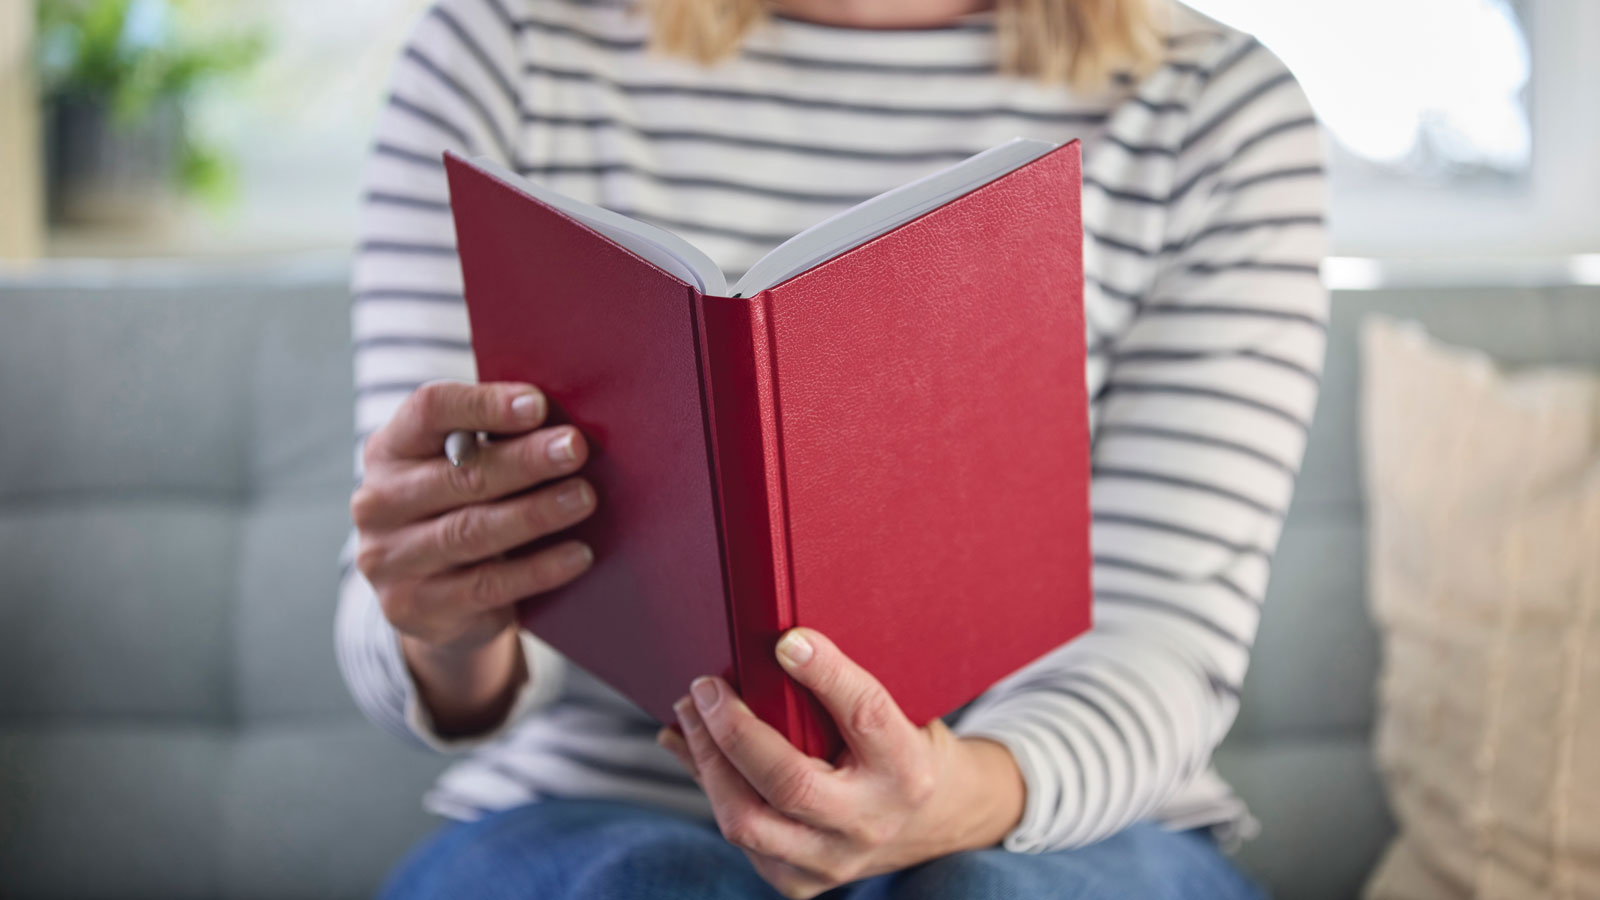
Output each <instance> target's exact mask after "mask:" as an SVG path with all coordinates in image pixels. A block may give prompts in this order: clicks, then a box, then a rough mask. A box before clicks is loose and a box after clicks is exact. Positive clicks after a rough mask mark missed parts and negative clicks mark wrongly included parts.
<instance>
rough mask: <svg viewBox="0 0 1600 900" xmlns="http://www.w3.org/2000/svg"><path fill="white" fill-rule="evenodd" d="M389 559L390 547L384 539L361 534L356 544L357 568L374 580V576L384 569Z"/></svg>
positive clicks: (368, 578) (369, 579)
mask: <svg viewBox="0 0 1600 900" xmlns="http://www.w3.org/2000/svg"><path fill="white" fill-rule="evenodd" d="M388 561H389V548H388V547H387V546H385V545H384V544H383V542H382V541H377V540H373V539H372V538H369V537H367V536H365V535H362V536H361V539H360V542H359V543H358V544H357V545H356V569H357V570H358V571H360V572H361V574H362V575H365V576H366V577H367V580H368V581H372V580H373V578H374V576H376V575H377V574H378V573H380V572H382V571H383V567H384V564H385V563H387V562H388Z"/></svg>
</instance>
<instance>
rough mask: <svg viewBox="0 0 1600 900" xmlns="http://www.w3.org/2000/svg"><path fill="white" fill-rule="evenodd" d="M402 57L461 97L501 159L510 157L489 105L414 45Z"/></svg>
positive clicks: (508, 148)
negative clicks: (496, 148)
mask: <svg viewBox="0 0 1600 900" xmlns="http://www.w3.org/2000/svg"><path fill="white" fill-rule="evenodd" d="M434 11H435V12H442V10H441V9H440V8H439V7H434ZM401 55H402V56H403V58H405V59H409V60H411V61H412V62H414V63H416V64H417V66H418V67H420V68H421V69H422V70H423V71H425V72H427V73H428V74H429V75H432V76H433V77H434V80H436V81H438V82H439V83H440V84H441V85H443V86H444V87H445V88H446V89H447V90H449V91H450V93H452V94H454V95H456V96H457V97H458V98H460V99H461V102H462V103H465V104H466V105H467V106H468V108H470V109H471V110H472V111H473V112H474V113H476V114H477V116H478V121H479V122H480V123H481V124H482V125H483V129H484V130H485V131H487V132H488V133H489V136H490V137H491V138H493V139H494V145H495V146H496V147H498V148H499V149H500V158H501V159H510V158H511V155H512V150H511V142H510V141H508V140H506V134H505V132H504V131H503V130H501V128H500V123H498V122H496V121H495V120H494V114H493V113H491V112H489V107H487V106H485V105H484V104H483V101H482V100H480V99H478V95H477V94H474V93H472V92H471V91H469V90H467V87H466V85H464V84H462V83H461V82H460V81H457V80H456V78H455V76H454V75H451V74H450V73H449V72H446V71H445V70H444V69H442V68H440V67H439V65H438V64H437V63H435V62H434V61H433V60H431V59H429V58H428V57H427V56H425V55H423V53H422V51H421V50H418V49H417V48H416V47H407V48H406V49H405V51H404V52H403V53H402V54H401Z"/></svg>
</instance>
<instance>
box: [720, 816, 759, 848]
mask: <svg viewBox="0 0 1600 900" xmlns="http://www.w3.org/2000/svg"><path fill="white" fill-rule="evenodd" d="M721 830H722V836H723V837H724V838H726V839H727V841H728V843H730V844H733V845H735V846H739V847H744V848H746V849H748V850H755V851H756V852H758V853H759V852H760V850H759V849H758V848H757V847H756V846H755V845H756V842H757V840H758V838H757V837H756V833H757V832H756V827H755V820H754V819H753V818H752V817H751V815H750V814H749V813H747V812H736V813H732V814H730V815H728V816H727V817H726V818H725V819H724V820H723V822H722V825H721Z"/></svg>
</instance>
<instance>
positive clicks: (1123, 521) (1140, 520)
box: [1092, 511, 1272, 559]
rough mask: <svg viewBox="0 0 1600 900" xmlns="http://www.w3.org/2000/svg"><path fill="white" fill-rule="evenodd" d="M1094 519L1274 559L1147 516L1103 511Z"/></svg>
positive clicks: (1259, 550)
mask: <svg viewBox="0 0 1600 900" xmlns="http://www.w3.org/2000/svg"><path fill="white" fill-rule="evenodd" d="M1092 518H1093V521H1094V522H1096V523H1098V524H1104V525H1126V526H1128V527H1131V528H1143V529H1147V530H1149V531H1161V532H1165V533H1167V534H1176V535H1179V536H1181V537H1186V538H1190V539H1193V540H1197V541H1202V542H1204V543H1207V544H1211V545H1212V546H1215V547H1221V548H1222V549H1224V550H1227V551H1228V552H1230V553H1236V554H1238V555H1240V556H1259V557H1261V558H1262V559H1270V558H1271V557H1272V551H1271V550H1270V549H1269V548H1266V547H1262V546H1259V545H1255V544H1240V543H1236V542H1234V541H1230V540H1228V539H1227V538H1224V537H1220V536H1218V535H1215V534H1212V533H1210V532H1208V531H1201V530H1199V529H1197V528H1189V527H1188V526H1185V525H1179V524H1177V523H1176V522H1168V521H1165V520H1162V519H1152V518H1149V517H1146V516H1133V515H1128V514H1126V513H1114V512H1103V511H1097V512H1095V513H1094V515H1093V517H1092Z"/></svg>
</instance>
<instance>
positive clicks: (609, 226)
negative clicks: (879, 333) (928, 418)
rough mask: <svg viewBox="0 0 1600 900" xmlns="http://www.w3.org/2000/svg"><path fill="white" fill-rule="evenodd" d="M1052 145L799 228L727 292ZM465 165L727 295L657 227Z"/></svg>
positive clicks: (492, 167)
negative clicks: (797, 232) (800, 229)
mask: <svg viewBox="0 0 1600 900" xmlns="http://www.w3.org/2000/svg"><path fill="white" fill-rule="evenodd" d="M1056 146H1057V145H1056V144H1052V143H1050V142H1048V141H1038V140H1033V139H1031V138H1020V137H1019V138H1012V139H1011V140H1009V141H1007V142H1006V143H1004V144H1000V145H998V146H995V147H991V148H989V149H988V150H985V151H983V152H982V153H979V154H976V155H974V156H971V157H968V158H967V159H964V160H962V161H961V162H959V163H956V164H955V165H953V166H950V167H949V168H947V169H941V170H939V171H938V172H934V173H933V174H931V175H927V176H925V177H922V178H919V179H917V180H916V181H913V182H910V183H908V184H904V185H901V186H900V187H897V188H895V189H894V190H892V191H887V192H885V193H882V194H879V195H878V196H876V197H873V198H872V199H871V200H866V201H863V202H861V203H858V204H856V205H855V206H852V207H850V208H849V209H847V210H844V211H843V212H840V213H838V214H836V215H833V216H830V217H828V218H827V219H824V220H822V221H821V222H818V223H817V224H815V225H813V226H811V227H810V228H807V229H806V230H805V231H802V232H800V233H799V234H797V235H795V236H794V237H792V238H790V239H788V240H787V241H784V242H783V243H782V244H779V245H778V246H777V247H776V248H775V249H773V250H772V252H770V253H768V254H767V255H766V256H763V257H761V259H759V260H757V261H756V264H755V265H753V266H751V267H750V270H749V271H748V272H746V273H745V274H744V277H743V278H741V279H739V283H738V285H736V286H735V288H734V293H733V296H735V297H748V296H750V295H751V294H756V293H759V292H761V291H763V290H766V289H767V288H769V287H773V286H774V285H777V284H779V283H780V282H783V281H787V280H788V279H790V278H793V277H794V276H796V275H799V274H800V273H801V272H804V271H806V270H807V269H810V268H811V267H813V266H815V265H817V264H819V263H821V262H824V261H826V260H829V259H832V258H833V257H835V256H838V255H839V254H841V253H843V252H844V251H846V250H849V249H851V248H853V247H858V246H860V245H861V244H865V243H866V242H868V241H870V240H872V239H873V238H875V237H878V236H879V235H881V234H885V233H887V232H890V231H893V230H894V229H896V228H898V227H900V226H901V225H904V224H905V223H907V222H909V221H911V220H912V219H915V218H917V217H918V216H921V215H923V214H925V213H929V212H932V211H933V210H935V209H938V208H939V207H940V206H943V205H944V204H946V203H948V202H950V201H951V200H954V199H955V198H957V197H959V196H961V195H962V194H965V193H967V192H969V191H972V190H975V189H977V188H979V187H982V186H983V185H985V184H988V183H989V182H991V181H993V180H995V179H996V178H999V177H1000V176H1001V175H1004V174H1006V173H1007V172H1010V171H1012V170H1014V169H1017V168H1020V167H1021V166H1023V165H1024V164H1026V163H1029V162H1032V161H1033V160H1035V159H1038V158H1039V157H1041V156H1043V155H1044V154H1046V153H1048V152H1050V151H1051V150H1054V149H1055V148H1056ZM471 162H472V165H474V166H476V167H477V168H479V169H481V170H482V171H484V172H486V173H488V174H490V175H492V176H494V177H495V178H497V179H499V180H500V181H502V182H505V183H506V184H508V185H510V186H512V187H514V188H516V189H518V190H520V191H522V192H523V193H526V194H527V195H529V196H530V197H533V198H535V199H538V200H540V201H542V202H544V203H545V204H547V205H549V206H551V207H554V208H555V209H558V210H560V211H562V212H564V213H566V214H567V215H569V216H571V217H572V218H574V219H577V220H578V221H579V222H582V223H583V224H585V225H587V226H588V227H590V228H592V229H594V230H595V231H597V232H599V233H600V234H602V235H604V236H605V237H607V238H608V239H610V240H612V241H614V242H616V243H617V244H619V245H621V246H622V247H624V248H626V249H627V250H628V251H630V252H632V253H634V254H635V255H637V256H639V257H640V258H642V259H644V260H646V261H648V262H650V263H653V264H654V265H656V266H658V267H660V268H661V269H662V270H664V271H666V272H667V273H668V274H669V275H671V276H672V277H674V278H676V279H678V280H679V281H682V282H683V283H684V284H688V285H693V286H694V287H696V288H698V289H699V290H700V292H701V293H702V294H707V295H710V296H714V297H722V296H727V295H728V279H727V276H726V275H725V274H724V273H723V272H722V269H721V268H719V267H718V266H717V264H716V263H715V262H714V261H712V259H711V257H709V256H707V255H706V254H705V253H704V252H702V251H701V250H699V249H698V248H696V247H695V246H694V245H693V244H691V243H689V242H688V241H686V240H684V239H683V238H681V237H678V236H677V235H675V234H673V233H672V232H670V231H667V230H666V229H663V228H657V227H656V226H654V225H651V224H648V223H646V222H640V221H638V220H637V219H630V218H628V217H627V216H624V215H622V214H620V213H615V212H612V211H611V210H609V209H604V208H602V207H599V206H596V205H594V204H592V203H585V202H584V201H582V200H578V199H575V198H573V197H568V196H567V195H565V194H563V193H560V192H559V191H555V190H552V189H550V188H548V187H545V186H544V185H541V184H539V183H537V182H535V181H532V180H530V179H527V178H524V177H522V176H521V175H518V174H517V173H515V172H513V171H511V170H510V169H507V168H506V167H504V166H502V165H500V164H498V163H496V162H495V161H494V160H492V159H489V158H488V157H482V156H480V157H477V158H475V159H473V160H472V161H471Z"/></svg>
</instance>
